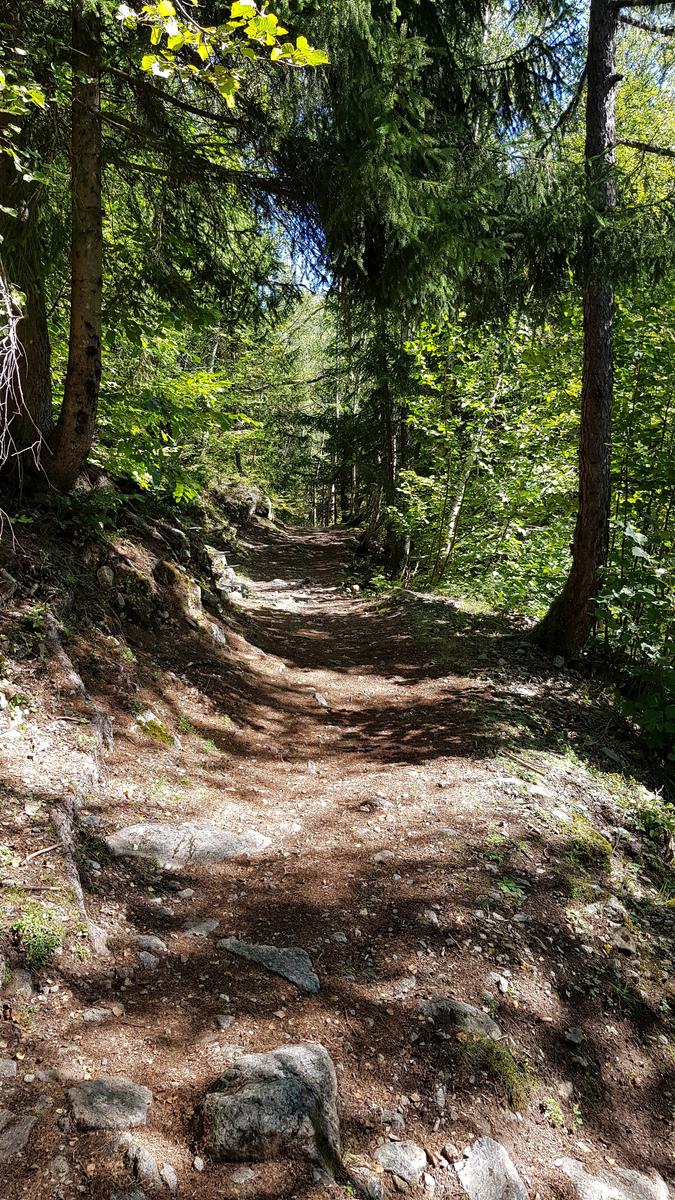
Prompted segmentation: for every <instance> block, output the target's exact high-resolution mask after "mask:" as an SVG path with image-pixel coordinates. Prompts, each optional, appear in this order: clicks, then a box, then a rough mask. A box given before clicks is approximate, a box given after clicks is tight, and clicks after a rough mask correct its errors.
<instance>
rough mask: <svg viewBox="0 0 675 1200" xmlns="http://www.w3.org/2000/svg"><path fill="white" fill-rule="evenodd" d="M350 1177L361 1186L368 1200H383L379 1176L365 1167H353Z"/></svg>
mask: <svg viewBox="0 0 675 1200" xmlns="http://www.w3.org/2000/svg"><path fill="white" fill-rule="evenodd" d="M352 1175H353V1176H354V1177H355V1178H356V1180H357V1182H358V1183H360V1184H361V1185H362V1187H363V1188H364V1190H365V1193H366V1195H367V1196H369V1197H370V1200H384V1184H383V1183H382V1179H381V1178H380V1176H379V1175H376V1174H375V1172H374V1171H369V1170H368V1168H367V1167H353V1168H352Z"/></svg>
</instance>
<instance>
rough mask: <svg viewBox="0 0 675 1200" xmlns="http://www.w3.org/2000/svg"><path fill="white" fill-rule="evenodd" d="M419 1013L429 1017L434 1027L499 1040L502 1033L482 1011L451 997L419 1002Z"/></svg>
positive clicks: (495, 1023) (494, 1022)
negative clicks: (452, 1029)
mask: <svg viewBox="0 0 675 1200" xmlns="http://www.w3.org/2000/svg"><path fill="white" fill-rule="evenodd" d="M418 1008H419V1011H420V1012H422V1013H424V1015H425V1016H426V1017H429V1018H430V1019H431V1021H432V1022H433V1023H434V1025H438V1026H440V1027H441V1028H443V1027H446V1028H447V1027H448V1026H450V1027H454V1028H455V1029H462V1030H463V1031H464V1032H465V1033H477V1034H479V1035H481V1036H482V1037H491V1038H499V1037H501V1036H502V1031H501V1029H500V1027H499V1025H498V1024H497V1022H496V1021H493V1019H492V1017H490V1016H489V1015H488V1014H487V1013H484V1012H483V1011H482V1009H480V1008H475V1007H474V1005H473V1004H465V1003H464V1002H463V1001H461V1000H455V999H454V998H453V997H452V996H447V997H446V996H432V998H431V1000H420V1002H419V1005H418Z"/></svg>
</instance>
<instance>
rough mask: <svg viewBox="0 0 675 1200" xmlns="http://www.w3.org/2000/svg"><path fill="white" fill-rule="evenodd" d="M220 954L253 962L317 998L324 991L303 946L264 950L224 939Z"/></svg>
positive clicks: (267, 948)
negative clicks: (226, 953)
mask: <svg viewBox="0 0 675 1200" xmlns="http://www.w3.org/2000/svg"><path fill="white" fill-rule="evenodd" d="M218 949H219V950H226V951H227V952H228V954H236V955H237V956H238V957H239V958H246V959H248V960H249V962H253V963H257V965H258V966H261V967H264V968H265V969H266V970H267V971H272V972H273V974H275V975H281V976H282V978H283V979H288V980H289V982H290V983H294V984H295V986H296V987H298V988H300V989H301V990H302V991H304V992H309V993H310V995H316V993H317V992H319V991H320V990H321V984H320V982H319V977H318V975H317V974H316V972H315V971H314V968H313V966H312V960H311V958H310V957H309V955H308V954H307V952H306V950H302V949H301V948H300V947H299V946H285V947H283V948H280V947H278V946H264V945H256V944H255V943H251V942H240V941H239V939H238V938H234V937H230V938H222V939H221V941H219V942H218Z"/></svg>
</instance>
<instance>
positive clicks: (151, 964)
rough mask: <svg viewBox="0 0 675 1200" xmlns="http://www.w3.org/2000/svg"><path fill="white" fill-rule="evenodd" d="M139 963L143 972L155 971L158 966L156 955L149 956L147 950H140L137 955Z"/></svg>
mask: <svg viewBox="0 0 675 1200" xmlns="http://www.w3.org/2000/svg"><path fill="white" fill-rule="evenodd" d="M138 959H139V962H140V964H141V966H142V967H143V969H144V970H145V971H156V970H157V967H158V966H159V959H158V957H157V955H156V954H150V952H149V951H148V950H141V951H140V953H139V955H138Z"/></svg>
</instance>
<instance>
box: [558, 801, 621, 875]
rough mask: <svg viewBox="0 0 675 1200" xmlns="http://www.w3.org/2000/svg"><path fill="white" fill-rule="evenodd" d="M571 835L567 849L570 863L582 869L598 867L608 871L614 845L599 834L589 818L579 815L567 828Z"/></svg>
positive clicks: (567, 857) (566, 856)
mask: <svg viewBox="0 0 675 1200" xmlns="http://www.w3.org/2000/svg"><path fill="white" fill-rule="evenodd" d="M565 828H566V831H567V832H568V834H569V838H568V841H567V846H566V849H565V858H566V859H567V861H568V862H570V863H574V864H575V865H576V866H582V867H598V868H600V869H601V870H602V871H608V870H609V866H610V862H611V858H612V844H611V842H609V841H608V840H607V838H606V837H604V836H603V834H601V833H599V832H598V830H597V829H596V828H595V826H594V825H592V824H591V822H590V821H589V820H588V818H587V817H583V816H581V814H580V813H577V814H576V815H575V816H574V817H573V818H572V820H571V821H570V822H569V824H568V825H566V826H565Z"/></svg>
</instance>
